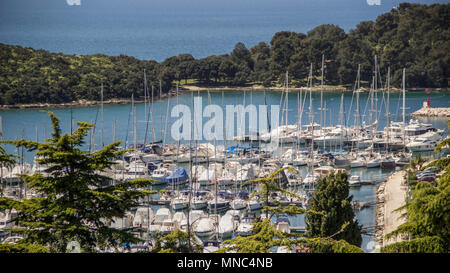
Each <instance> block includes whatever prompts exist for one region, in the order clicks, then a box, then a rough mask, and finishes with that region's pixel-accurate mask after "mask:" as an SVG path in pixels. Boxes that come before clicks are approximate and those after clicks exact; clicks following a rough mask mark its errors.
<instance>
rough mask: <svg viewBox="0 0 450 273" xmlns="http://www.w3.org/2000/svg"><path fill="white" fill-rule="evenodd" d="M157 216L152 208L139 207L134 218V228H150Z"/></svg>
mask: <svg viewBox="0 0 450 273" xmlns="http://www.w3.org/2000/svg"><path fill="white" fill-rule="evenodd" d="M154 218H155V215H154V213H153V209H152V208H151V207H138V208H137V210H136V212H135V214H134V218H133V227H141V228H148V227H149V226H150V223H152V222H153V220H154Z"/></svg>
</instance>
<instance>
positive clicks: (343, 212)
mask: <svg viewBox="0 0 450 273" xmlns="http://www.w3.org/2000/svg"><path fill="white" fill-rule="evenodd" d="M352 198H353V196H349V184H348V181H347V174H346V173H344V172H340V171H339V172H338V173H336V174H330V175H328V176H326V177H322V178H320V179H319V180H318V183H317V189H316V192H315V193H314V195H313V196H312V198H311V200H310V209H311V210H313V211H321V212H324V214H323V215H321V214H317V213H307V214H306V230H307V236H308V237H328V236H333V235H334V234H336V233H338V232H339V233H338V234H336V235H335V236H333V238H334V239H336V240H341V239H342V240H345V241H347V242H348V243H350V244H352V245H355V246H358V247H359V246H361V242H362V237H361V227H360V226H359V225H358V220H355V219H354V218H355V213H354V211H353V208H352V206H351V201H352ZM344 225H346V227H345V229H344V230H343V231H342V232H340V231H341V230H342V227H343V226H344Z"/></svg>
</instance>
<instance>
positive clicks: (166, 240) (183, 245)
mask: <svg viewBox="0 0 450 273" xmlns="http://www.w3.org/2000/svg"><path fill="white" fill-rule="evenodd" d="M193 237H194V234H193V233H191V238H190V241H189V240H188V239H189V235H188V233H187V232H183V231H181V230H179V229H175V230H174V231H172V232H171V233H169V234H167V235H166V236H161V237H159V238H158V239H157V241H156V246H155V247H154V248H153V250H152V252H156V253H193V252H195V253H197V252H201V250H202V248H203V246H202V245H198V244H197V243H195V242H194V241H193Z"/></svg>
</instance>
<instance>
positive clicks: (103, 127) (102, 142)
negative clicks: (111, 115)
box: [70, 83, 105, 147]
mask: <svg viewBox="0 0 450 273" xmlns="http://www.w3.org/2000/svg"><path fill="white" fill-rule="evenodd" d="M101 100H102V104H101V115H102V133H101V145H102V147H103V146H105V142H104V138H103V136H104V129H105V126H104V123H105V120H104V115H103V83H102V90H101ZM70 123H71V125H70V128H72V120H71V121H70Z"/></svg>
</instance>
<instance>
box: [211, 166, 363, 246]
mask: <svg viewBox="0 0 450 273" xmlns="http://www.w3.org/2000/svg"><path fill="white" fill-rule="evenodd" d="M285 170H289V171H291V172H295V170H294V169H293V168H292V167H285V168H281V169H279V170H276V171H274V172H273V173H271V174H270V175H269V176H268V177H266V178H260V179H254V180H250V181H249V183H257V184H260V185H261V186H262V189H261V190H260V191H258V192H256V193H255V194H259V195H262V197H263V200H264V202H265V204H264V208H263V212H265V213H266V219H264V220H262V221H261V220H259V221H257V222H256V223H254V225H253V229H252V233H251V235H250V236H248V237H242V236H238V237H236V238H233V239H231V240H228V241H225V242H224V247H223V248H222V249H220V250H219V251H218V252H238V253H268V252H272V251H273V248H274V247H280V246H284V247H287V248H288V249H289V250H292V249H293V248H295V247H308V248H309V249H310V250H309V252H312V253H314V252H316V253H355V252H356V253H358V252H364V251H362V250H361V249H360V248H359V247H357V246H354V245H351V244H349V243H348V242H346V241H345V240H343V239H342V238H344V239H346V238H353V237H355V236H353V237H350V236H349V235H350V234H354V233H355V230H354V225H355V223H354V222H353V218H352V219H350V220H351V221H347V222H345V221H341V222H339V223H336V222H334V223H333V224H335V225H336V226H335V227H336V229H333V231H334V232H333V233H331V234H319V235H312V234H310V235H309V236H308V237H307V238H305V237H304V235H303V234H296V233H282V232H280V231H278V230H276V229H275V227H274V226H273V225H272V222H271V220H270V218H271V217H272V216H274V215H276V216H278V215H279V214H288V215H296V214H303V213H305V212H306V213H307V214H308V215H314V216H316V217H317V219H328V217H329V210H327V209H328V208H325V209H322V208H318V207H311V209H309V210H305V209H301V208H298V207H295V206H286V207H281V206H280V205H279V204H277V203H276V202H273V201H270V197H271V196H273V194H275V193H282V194H285V195H288V196H293V197H294V196H296V195H295V194H294V193H291V192H289V191H287V190H284V189H282V188H280V187H279V186H278V185H277V183H278V182H279V181H280V176H281V173H282V172H283V171H285ZM339 175H341V174H339ZM333 178H334V176H328V177H327V178H326V179H325V180H327V181H328V180H333ZM343 181H344V182H345V183H347V180H343ZM329 183H331V182H329ZM347 187H348V183H347ZM335 190H336V189H335ZM347 196H348V190H347ZM347 196H345V197H343V198H344V199H345V198H347ZM313 198H317V199H318V198H324V196H322V195H321V193H320V192H319V191H318V192H315V193H314V197H313ZM325 201H326V200H325ZM341 201H342V202H343V203H345V202H344V201H343V200H341ZM343 208H344V209H342V208H340V207H337V208H336V210H335V211H334V212H336V211H339V212H342V211H345V210H346V209H347V207H346V206H344V207H343ZM350 208H351V207H350ZM269 212H270V214H271V217H269ZM338 215H341V214H338ZM337 225H339V226H337ZM333 228H334V227H333ZM357 228H358V227H357ZM349 230H350V231H349ZM356 232H357V233H356V234H357V235H359V236H361V235H360V233H359V230H356ZM342 234H344V236H342ZM335 238H339V239H338V240H335Z"/></svg>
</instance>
